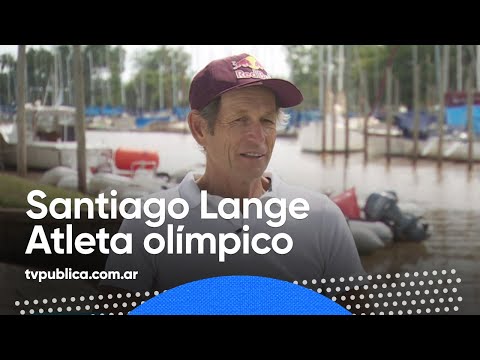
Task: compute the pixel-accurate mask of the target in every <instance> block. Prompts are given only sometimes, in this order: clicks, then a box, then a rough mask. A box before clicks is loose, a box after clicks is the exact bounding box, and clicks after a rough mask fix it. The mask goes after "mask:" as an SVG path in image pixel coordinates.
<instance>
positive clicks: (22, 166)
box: [17, 45, 27, 177]
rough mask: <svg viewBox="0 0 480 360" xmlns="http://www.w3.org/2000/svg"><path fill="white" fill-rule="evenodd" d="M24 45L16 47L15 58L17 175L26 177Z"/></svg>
mask: <svg viewBox="0 0 480 360" xmlns="http://www.w3.org/2000/svg"><path fill="white" fill-rule="evenodd" d="M26 47H27V46H26V45H18V56H17V84H18V88H17V134H18V136H17V174H18V175H19V176H22V177H25V176H27V126H26V122H25V79H26V76H25V72H26V59H27V58H26Z"/></svg>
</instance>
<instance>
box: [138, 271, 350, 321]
mask: <svg viewBox="0 0 480 360" xmlns="http://www.w3.org/2000/svg"><path fill="white" fill-rule="evenodd" d="M129 315H351V313H350V312H349V311H347V310H346V309H345V308H344V307H342V306H340V305H339V304H337V303H336V302H334V301H332V300H331V299H329V298H327V297H326V296H323V295H321V294H318V293H316V292H315V291H313V290H310V289H307V288H305V287H302V286H300V285H296V284H293V283H290V282H287V281H282V280H277V279H271V278H265V277H257V276H222V277H214V278H208V279H203V280H199V281H194V282H191V283H187V284H184V285H181V286H178V287H175V288H173V289H170V290H168V291H165V292H163V293H161V294H159V295H157V296H155V297H154V298H152V299H150V300H148V301H146V302H145V303H143V304H141V305H139V306H138V307H136V308H135V309H133V310H132V311H130V312H129Z"/></svg>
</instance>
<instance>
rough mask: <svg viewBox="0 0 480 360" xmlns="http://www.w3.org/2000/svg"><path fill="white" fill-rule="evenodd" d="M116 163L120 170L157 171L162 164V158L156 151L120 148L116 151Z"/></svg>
mask: <svg viewBox="0 0 480 360" xmlns="http://www.w3.org/2000/svg"><path fill="white" fill-rule="evenodd" d="M114 161H115V166H116V167H117V169H120V170H130V171H135V170H138V169H148V170H155V169H156V168H157V167H158V165H159V164H160V157H159V156H158V153H157V152H156V151H147V150H139V149H131V148H122V147H120V148H118V149H117V150H116V151H115V155H114Z"/></svg>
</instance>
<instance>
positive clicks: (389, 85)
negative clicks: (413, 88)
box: [386, 66, 392, 164]
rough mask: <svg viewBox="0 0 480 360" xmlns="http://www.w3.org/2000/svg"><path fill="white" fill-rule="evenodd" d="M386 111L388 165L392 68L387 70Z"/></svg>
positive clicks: (388, 157) (388, 162) (388, 154)
mask: <svg viewBox="0 0 480 360" xmlns="http://www.w3.org/2000/svg"><path fill="white" fill-rule="evenodd" d="M386 100H387V101H386V108H387V109H386V110H387V114H386V116H387V138H386V142H387V154H386V155H387V164H390V152H391V149H390V148H391V139H390V135H391V131H392V67H391V66H389V67H388V68H387V99H386Z"/></svg>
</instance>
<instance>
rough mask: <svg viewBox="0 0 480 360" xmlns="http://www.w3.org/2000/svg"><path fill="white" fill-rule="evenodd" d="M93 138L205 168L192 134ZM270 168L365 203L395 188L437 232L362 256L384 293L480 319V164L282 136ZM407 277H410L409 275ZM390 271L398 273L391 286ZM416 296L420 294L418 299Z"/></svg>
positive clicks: (176, 166) (173, 167)
mask: <svg viewBox="0 0 480 360" xmlns="http://www.w3.org/2000/svg"><path fill="white" fill-rule="evenodd" d="M87 140H88V141H92V142H103V143H106V144H110V145H111V146H113V147H117V146H130V147H134V148H143V149H150V150H153V149H155V150H157V151H158V152H159V154H160V170H162V171H167V172H170V173H172V172H175V171H179V170H181V169H184V168H188V167H192V166H196V165H198V164H202V163H204V157H203V154H202V153H201V152H200V151H199V149H198V146H197V145H196V143H195V142H194V140H193V139H192V138H191V136H190V135H189V134H176V133H129V132H119V133H115V134H112V133H108V132H93V131H91V132H88V134H87ZM270 169H271V170H273V171H276V172H277V173H278V174H279V175H280V176H281V177H282V178H283V179H284V180H286V181H287V182H289V183H292V184H297V185H300V186H304V187H306V188H309V189H312V190H316V191H322V192H330V193H332V194H335V193H339V192H342V191H343V190H345V189H348V188H351V187H355V190H356V193H357V196H358V200H359V203H360V204H361V203H362V202H363V201H364V200H365V199H366V198H367V196H368V195H369V194H371V193H372V192H376V191H383V190H394V191H395V192H396V193H397V195H398V197H399V201H400V203H402V204H403V205H407V208H409V209H411V210H412V211H415V212H416V213H418V214H423V216H424V218H425V220H426V221H427V222H428V223H429V225H430V229H431V232H432V235H431V237H430V238H429V239H428V240H426V241H423V242H421V243H394V244H393V245H392V246H390V247H388V248H385V249H382V250H378V251H377V252H375V253H374V254H372V255H369V256H364V257H362V262H363V264H364V267H365V269H366V270H367V272H368V273H369V274H371V275H373V276H377V275H380V276H381V277H382V278H381V280H378V282H379V289H381V286H382V284H381V283H382V282H384V283H385V282H386V283H388V287H389V288H390V289H391V283H392V282H395V283H397V284H398V286H396V287H395V291H396V292H400V293H401V297H402V298H399V299H398V301H397V302H398V303H401V301H407V304H406V305H405V306H404V308H403V313H406V311H407V310H408V309H411V310H412V311H413V312H416V311H418V309H420V310H421V313H428V312H431V313H436V312H438V313H443V314H444V313H457V314H480V175H479V174H480V171H479V169H480V164H476V165H475V166H474V168H473V171H469V170H468V169H467V164H465V163H454V162H444V163H443V165H442V167H441V168H439V167H438V166H437V163H436V162H435V161H432V160H419V161H418V162H417V165H416V167H414V166H412V162H411V160H409V159H402V158H392V160H391V162H390V165H388V164H387V162H386V160H385V159H384V158H378V159H369V161H368V162H364V160H363V154H361V153H354V154H351V155H350V157H349V158H348V159H346V158H345V156H344V155H330V154H327V155H324V156H322V155H320V154H314V153H305V152H302V151H301V147H300V144H299V142H298V141H297V140H296V139H289V138H279V139H278V140H277V143H276V146H275V150H274V154H273V156H272V159H271V162H270ZM442 270H444V272H445V274H442ZM433 271H437V273H433ZM407 272H408V274H409V278H405V273H407ZM452 272H454V274H452ZM386 274H390V275H391V276H392V278H391V279H390V280H388V281H385V280H386V278H385V275H386ZM396 274H398V276H399V277H398V278H395V275H396ZM434 274H435V275H434ZM374 279H376V277H374ZM422 281H423V283H422ZM439 281H440V284H439ZM402 282H403V283H405V286H404V287H402V286H401V284H402ZM412 282H413V283H414V284H413V285H412ZM429 282H431V283H430V284H429ZM409 286H410V288H409ZM409 290H410V292H411V295H408V296H407V295H406V292H407V291H409ZM435 290H436V291H435ZM385 291H386V290H385ZM415 291H417V293H418V292H420V293H419V295H418V296H416V297H414V296H415ZM396 292H394V293H396ZM393 297H394V296H392V299H390V300H393ZM459 299H460V300H459ZM422 300H423V302H424V303H422ZM432 300H433V301H434V302H433V303H432ZM412 301H414V305H412ZM379 304H380V306H379V308H378V309H377V311H380V309H381V306H382V302H379ZM455 307H456V308H455ZM445 308H448V311H445ZM454 308H455V309H456V310H453V309H454ZM398 309H400V307H399V306H398V305H397V306H393V307H392V301H389V306H388V308H385V309H384V310H385V312H388V311H390V310H393V311H394V312H395V313H397V312H398V311H397V310H398ZM427 309H428V310H427ZM436 310H438V311H436Z"/></svg>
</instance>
